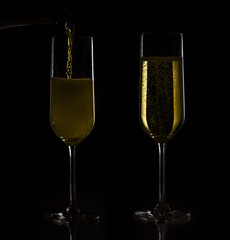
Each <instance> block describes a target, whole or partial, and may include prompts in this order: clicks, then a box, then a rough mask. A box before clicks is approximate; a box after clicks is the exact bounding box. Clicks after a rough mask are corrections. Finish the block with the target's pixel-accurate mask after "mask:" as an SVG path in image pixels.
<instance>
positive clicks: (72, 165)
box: [68, 146, 79, 212]
mask: <svg viewBox="0 0 230 240" xmlns="http://www.w3.org/2000/svg"><path fill="white" fill-rule="evenodd" d="M68 148H69V187H70V189H69V194H70V195H69V200H70V207H69V209H68V210H69V211H73V212H76V211H77V212H79V208H78V205H77V190H76V154H77V146H68Z"/></svg>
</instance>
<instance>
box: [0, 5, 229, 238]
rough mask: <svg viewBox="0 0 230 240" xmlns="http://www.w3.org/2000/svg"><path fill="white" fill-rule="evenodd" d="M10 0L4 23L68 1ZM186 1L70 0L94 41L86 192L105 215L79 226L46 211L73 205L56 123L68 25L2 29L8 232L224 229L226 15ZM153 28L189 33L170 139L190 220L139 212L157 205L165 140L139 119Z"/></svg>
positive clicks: (174, 203)
mask: <svg viewBox="0 0 230 240" xmlns="http://www.w3.org/2000/svg"><path fill="white" fill-rule="evenodd" d="M42 2H43V1H42ZM48 2H49V3H50V2H51V1H48ZM1 4H2V3H1ZM7 4H8V5H7V7H5V6H3V5H1V10H0V11H1V13H2V14H1V16H0V17H1V24H3V22H5V21H6V20H7V19H8V20H7V23H8V24H9V19H11V20H12V19H13V20H17V18H22V17H23V18H29V17H31V16H39V15H41V14H43V15H51V16H55V18H56V17H59V16H61V12H62V9H63V5H61V4H60V5H59V4H58V5H54V4H48V3H42V4H43V5H39V4H35V5H34V6H32V5H26V6H24V5H23V4H22V3H21V4H20V3H18V4H16V5H14V4H12V6H11V5H10V3H9V2H8V3H7ZM47 4H48V5H47ZM55 4H56V3H55ZM83 5H84V4H83ZM54 6H55V7H54ZM122 6H123V5H122ZM190 7H191V9H190ZM190 7H189V9H182V8H180V11H179V10H178V9H175V10H173V8H171V7H169V8H167V9H168V10H167V11H166V12H167V13H166V14H164V11H163V10H162V9H165V6H164V8H162V7H161V8H160V7H158V6H155V8H153V7H149V5H142V6H137V8H136V10H135V11H134V10H133V11H131V10H130V8H128V6H127V8H126V7H121V5H118V4H115V3H114V6H113V7H107V8H104V6H103V8H102V7H99V8H97V9H98V10H95V8H94V6H90V7H89V6H87V7H86V6H85V7H84V8H83V7H82V6H81V7H78V8H74V9H75V16H76V21H77V26H78V27H76V33H78V34H79V35H80V34H81V35H91V36H93V37H94V47H95V49H94V50H95V98H96V102H95V104H96V124H95V128H94V130H93V131H92V133H91V134H90V136H89V137H88V138H87V139H86V140H85V141H83V142H82V143H81V144H80V146H79V153H78V163H77V188H78V198H79V205H80V208H81V209H82V211H85V212H92V213H95V214H96V215H99V216H100V222H99V223H98V224H95V225H80V226H78V227H74V228H73V229H69V228H68V227H65V226H55V225H52V224H50V223H48V222H47V221H46V219H45V216H46V215H47V213H52V212H60V211H62V210H64V209H66V207H67V206H68V204H69V203H68V196H69V193H68V189H69V188H68V151H67V148H66V146H65V145H64V143H62V142H61V141H60V140H59V139H58V138H57V137H56V136H55V135H54V133H53V132H52V129H51V127H50V125H49V81H50V62H51V61H50V57H51V52H50V51H51V37H52V35H53V34H55V33H57V32H60V29H57V28H56V27H55V26H53V25H52V26H51V25H49V26H30V27H26V28H20V29H19V28H14V29H13V28H11V29H4V30H0V53H1V54H0V70H1V71H0V79H1V82H0V87H1V88H0V89H1V94H0V103H1V130H2V131H1V138H2V142H1V186H2V187H1V206H0V207H1V221H2V225H1V226H2V228H1V229H2V232H1V233H2V236H7V239H18V238H20V239H27V238H28V239H39V240H46V239H47V240H48V239H49V240H52V239H55V240H59V239H60V240H61V239H63V240H68V239H79V240H80V239H84V240H88V239H94V240H97V239H100V240H121V239H126V240H127V239H130V240H132V239H133V240H138V239H141V240H145V239H151V240H153V239H167V240H168V239H178V240H179V239H183V240H184V239H188V240H190V239H209V238H212V239H213V238H216V239H221V238H222V237H223V236H224V234H225V232H226V230H228V228H226V227H225V225H226V223H227V222H228V218H226V216H229V209H228V205H229V201H228V192H229V190H228V189H229V187H228V182H229V174H228V169H229V167H228V165H229V160H228V158H229V157H228V155H229V153H228V149H229V147H228V140H227V139H226V137H228V135H229V133H228V132H229V130H228V125H229V114H228V109H229V106H228V105H229V104H228V102H229V89H228V78H229V77H228V76H229V61H228V60H229V57H228V56H230V51H229V42H230V41H229V33H228V32H227V31H228V29H229V23H228V22H229V21H225V16H226V14H225V13H224V11H222V10H221V11H220V12H218V11H217V8H215V12H216V11H217V12H218V14H217V15H218V16H219V17H218V19H217V18H216V17H214V16H216V15H215V14H213V12H211V10H210V11H207V9H205V10H204V9H200V8H199V10H197V6H196V7H195V6H194V7H192V6H190ZM31 8H32V10H31ZM86 9H87V11H86ZM111 9H113V11H111ZM86 13H87V14H86ZM148 31H150V32H152V31H174V32H182V33H183V35H184V63H185V95H186V96H185V98H186V99H185V100H186V120H185V125H184V127H183V128H182V129H181V131H180V133H178V135H177V136H176V137H175V138H174V139H172V141H170V142H169V144H168V154H167V167H166V168H167V169H166V171H167V179H166V180H167V189H166V194H167V199H168V203H169V205H170V206H171V208H172V209H181V210H184V211H188V212H190V213H191V221H190V222H189V223H187V224H183V225H180V224H178V225H168V226H162V225H161V226H157V225H154V224H144V223H142V222H137V221H136V220H135V219H134V217H133V214H134V212H135V211H147V210H153V207H154V206H155V204H156V200H157V194H158V176H157V173H158V160H157V159H158V154H157V145H156V144H155V143H154V141H153V140H152V139H150V138H149V137H148V136H147V135H146V134H145V133H144V131H143V130H142V129H141V126H140V123H139V117H138V116H139V114H138V111H139V110H138V109H139V64H140V63H139V48H140V33H141V32H148ZM226 219H227V220H226ZM159 230H160V233H159ZM5 234H7V235H5Z"/></svg>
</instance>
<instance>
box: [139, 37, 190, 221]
mask: <svg viewBox="0 0 230 240" xmlns="http://www.w3.org/2000/svg"><path fill="white" fill-rule="evenodd" d="M140 56H141V76H140V120H141V124H142V126H143V128H144V130H145V132H146V133H147V134H148V135H149V136H150V137H151V138H153V139H154V140H155V142H156V143H157V144H158V150H159V200H158V203H157V204H156V205H155V207H154V209H153V211H146V212H143V211H137V212H135V216H136V217H137V218H139V219H140V220H142V221H145V222H146V221H147V222H148V221H149V222H158V221H161V222H162V221H165V222H167V223H183V222H187V221H189V220H190V214H189V213H185V212H182V211H177V210H174V211H172V210H170V207H169V205H168V203H167V201H166V194H165V178H166V176H165V175H166V173H165V164H166V147H167V143H168V141H169V140H170V139H172V138H173V137H174V136H175V135H176V134H177V133H178V131H179V130H180V129H181V127H182V126H183V123H184V118H185V100H184V70H183V35H182V34H181V33H142V34H141V53H140Z"/></svg>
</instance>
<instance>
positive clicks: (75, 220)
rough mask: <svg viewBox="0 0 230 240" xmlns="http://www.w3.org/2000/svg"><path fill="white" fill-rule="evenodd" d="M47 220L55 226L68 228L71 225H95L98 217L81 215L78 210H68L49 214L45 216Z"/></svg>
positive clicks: (86, 214) (87, 214) (88, 214)
mask: <svg viewBox="0 0 230 240" xmlns="http://www.w3.org/2000/svg"><path fill="white" fill-rule="evenodd" d="M47 220H48V221H49V222H50V223H53V224H55V225H65V226H70V225H72V224H85V223H86V224H97V223H99V216H95V215H93V214H90V213H82V212H80V211H79V210H75V211H70V209H69V208H67V209H66V211H64V212H59V213H51V214H48V215H47Z"/></svg>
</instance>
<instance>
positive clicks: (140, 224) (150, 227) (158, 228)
mask: <svg viewBox="0 0 230 240" xmlns="http://www.w3.org/2000/svg"><path fill="white" fill-rule="evenodd" d="M135 220H136V221H135V223H136V225H135V226H136V229H135V231H136V238H135V239H136V240H139V239H141V240H166V239H167V240H170V239H175V235H174V233H175V232H178V230H179V231H180V232H181V230H182V228H183V227H182V226H184V225H187V224H186V223H181V222H180V223H178V222H177V223H175V222H168V221H165V220H157V221H156V220H154V221H153V219H150V218H149V217H147V218H146V217H144V216H142V217H141V216H138V217H136V216H135ZM187 223H188V222H187ZM171 226H175V228H173V230H174V231H173V232H174V233H173V232H172V231H168V230H169V227H170V230H171V229H172V228H171ZM166 235H167V237H166ZM179 239H180V237H179Z"/></svg>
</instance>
